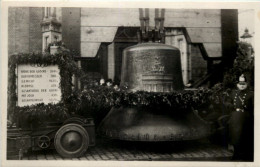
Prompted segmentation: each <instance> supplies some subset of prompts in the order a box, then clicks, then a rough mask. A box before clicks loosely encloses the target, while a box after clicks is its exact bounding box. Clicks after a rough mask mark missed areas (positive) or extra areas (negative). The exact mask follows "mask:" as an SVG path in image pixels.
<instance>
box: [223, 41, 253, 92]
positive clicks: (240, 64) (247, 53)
mask: <svg viewBox="0 0 260 167" xmlns="http://www.w3.org/2000/svg"><path fill="white" fill-rule="evenodd" d="M252 53H253V49H252V46H251V45H250V44H248V43H245V42H238V50H237V57H236V59H235V61H234V64H233V68H231V69H229V70H228V71H226V72H225V74H224V80H223V86H224V88H235V87H236V86H235V85H236V83H237V81H238V78H239V76H240V75H241V74H244V75H245V76H246V78H247V80H248V83H249V86H250V88H251V89H253V88H254V57H252V56H251V54H252Z"/></svg>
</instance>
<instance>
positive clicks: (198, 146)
mask: <svg viewBox="0 0 260 167" xmlns="http://www.w3.org/2000/svg"><path fill="white" fill-rule="evenodd" d="M231 157H232V152H231V151H228V150H227V148H225V147H223V146H220V145H216V144H212V143H210V142H209V141H208V140H207V139H203V140H198V141H185V142H161V143H149V142H148V143H147V142H126V141H118V140H109V139H100V138H99V139H97V143H96V146H94V147H89V148H88V150H87V152H86V153H85V155H84V156H82V157H80V158H72V159H69V158H62V157H61V156H60V155H59V154H58V153H57V152H56V151H55V150H48V151H37V152H31V153H28V154H25V155H24V157H23V160H91V161H109V160H117V161H132V160H135V161H138V160H140V161H141V160H142V161H196V160H198V161H230V159H231Z"/></svg>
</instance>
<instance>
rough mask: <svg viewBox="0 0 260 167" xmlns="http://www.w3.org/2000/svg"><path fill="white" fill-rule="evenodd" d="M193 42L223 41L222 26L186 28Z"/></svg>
mask: <svg viewBox="0 0 260 167" xmlns="http://www.w3.org/2000/svg"><path fill="white" fill-rule="evenodd" d="M186 30H187V32H188V35H189V37H190V40H191V42H192V43H221V29H220V28H186Z"/></svg>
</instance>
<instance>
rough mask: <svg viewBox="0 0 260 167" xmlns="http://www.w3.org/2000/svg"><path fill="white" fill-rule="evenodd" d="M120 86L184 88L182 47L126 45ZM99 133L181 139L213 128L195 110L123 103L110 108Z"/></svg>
mask: <svg viewBox="0 0 260 167" xmlns="http://www.w3.org/2000/svg"><path fill="white" fill-rule="evenodd" d="M120 86H127V87H128V90H129V91H130V92H134V91H148V92H172V91H175V90H183V88H184V85H183V79H182V71H181V60H180V51H179V49H178V48H175V47H173V46H169V45H165V44H160V43H142V44H137V45H135V46H131V47H128V48H126V49H125V50H124V51H123V60H122V74H121V83H120ZM152 110H155V111H152ZM167 113H168V114H167ZM98 132H99V133H100V134H101V135H103V136H106V137H109V138H112V139H120V140H131V141H180V140H194V139H199V138H203V137H206V136H208V135H209V134H210V127H209V126H208V125H207V124H206V123H205V122H203V121H202V120H201V119H200V118H199V117H198V116H197V115H196V114H194V113H193V112H192V111H184V112H174V111H173V112H170V111H168V112H166V111H164V109H162V108H160V106H158V107H156V108H151V107H139V108H138V107H125V106H121V107H118V108H116V107H114V108H112V109H111V110H110V112H109V113H108V114H107V116H106V117H105V118H104V119H103V121H102V122H101V124H100V126H99V128H98Z"/></svg>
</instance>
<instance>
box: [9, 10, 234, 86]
mask: <svg viewBox="0 0 260 167" xmlns="http://www.w3.org/2000/svg"><path fill="white" fill-rule="evenodd" d="M8 14H9V16H8V37H9V38H8V40H9V41H8V54H9V55H11V54H14V53H17V52H42V51H44V49H45V48H46V47H47V45H48V43H50V42H51V41H55V40H56V41H58V40H62V41H63V42H64V43H65V45H66V47H67V48H68V49H70V50H73V51H76V52H77V53H79V55H78V56H80V57H83V60H82V62H81V67H82V68H83V70H85V72H87V73H88V75H89V77H90V78H93V79H99V78H101V77H103V78H105V79H108V78H111V79H113V80H120V74H121V64H122V63H121V62H122V54H123V50H124V49H125V48H126V47H129V46H132V45H135V44H137V43H138V35H137V31H139V30H140V27H142V25H141V24H142V22H141V19H142V18H145V19H146V21H148V22H145V23H146V24H148V26H147V27H149V28H150V29H151V30H154V29H155V27H156V26H158V25H157V22H156V20H158V19H161V20H162V22H161V23H163V24H161V25H162V26H163V28H164V32H165V33H164V35H165V44H168V45H172V46H175V47H178V48H179V49H180V51H181V64H182V76H183V80H184V84H187V83H188V82H189V81H190V80H193V81H194V82H201V81H202V80H203V78H204V79H205V78H207V77H208V74H209V73H210V72H211V71H212V69H213V67H214V65H215V64H218V63H220V62H224V64H230V63H231V62H232V57H233V55H234V54H235V52H236V41H238V12H237V10H235V9H232V10H227V9H225V10H222V9H137V8H136V9H135V8H131V9H130V8H129V9H127V8H120V9H119V8H54V7H52V8H40V7H10V8H9V12H8ZM48 19H49V20H48ZM46 20H47V21H46ZM50 20H52V21H53V20H54V22H52V23H53V24H54V27H52V24H47V25H48V26H49V28H47V29H44V28H43V26H44V25H46V24H45V23H46V22H47V23H49V22H48V21H50ZM59 24H60V26H59ZM57 27H58V28H57ZM55 28H57V29H55ZM45 30H46V31H45ZM49 37H51V38H49Z"/></svg>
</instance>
